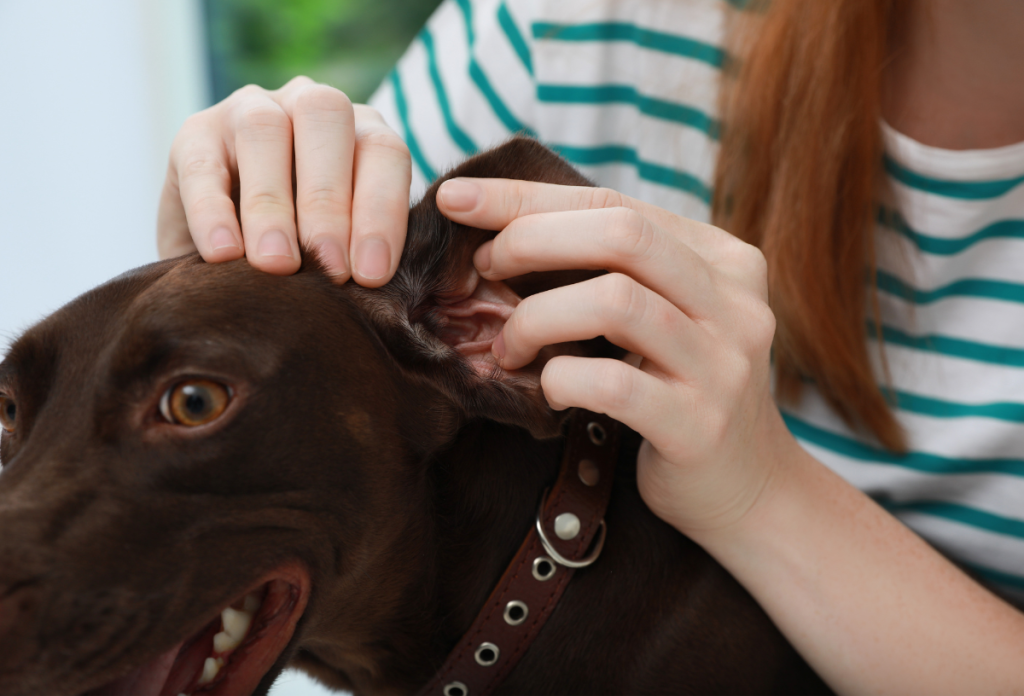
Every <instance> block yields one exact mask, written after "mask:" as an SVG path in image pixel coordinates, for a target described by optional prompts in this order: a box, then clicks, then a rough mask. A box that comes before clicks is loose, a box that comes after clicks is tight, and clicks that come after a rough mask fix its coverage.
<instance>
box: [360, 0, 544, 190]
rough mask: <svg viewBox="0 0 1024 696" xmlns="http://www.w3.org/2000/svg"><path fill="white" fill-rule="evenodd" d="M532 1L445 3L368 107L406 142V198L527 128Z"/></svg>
mask: <svg viewBox="0 0 1024 696" xmlns="http://www.w3.org/2000/svg"><path fill="white" fill-rule="evenodd" d="M532 13H533V0H445V1H444V2H443V3H442V4H441V5H440V7H438V9H437V11H435V12H434V14H433V15H432V16H431V18H430V19H429V20H428V21H427V25H426V26H425V27H424V28H423V29H422V30H421V31H420V33H419V34H418V35H417V37H416V39H415V40H414V41H413V43H412V45H411V46H409V48H408V50H407V51H406V53H405V55H404V56H403V57H402V58H401V59H400V60H399V62H398V65H397V66H395V68H394V69H393V70H392V71H391V73H390V74H389V75H388V77H387V78H386V79H385V81H384V83H383V84H382V85H381V86H380V88H378V90H377V91H376V93H375V94H374V95H373V96H372V97H371V98H370V104H371V105H372V106H373V107H375V108H376V109H377V110H378V111H380V113H381V115H382V116H383V117H384V119H385V121H387V123H388V125H389V126H391V128H393V129H394V130H395V131H396V132H397V133H398V134H399V135H401V136H402V137H403V138H404V139H405V142H406V144H407V145H408V146H409V151H410V153H411V155H412V161H413V183H412V191H411V197H412V199H413V200H417V199H418V198H420V197H421V196H422V195H423V192H424V191H425V190H426V188H427V187H428V186H429V185H430V183H431V182H432V181H433V180H434V179H435V178H437V176H438V175H440V174H442V173H443V172H445V171H446V170H447V169H450V168H451V167H452V166H454V165H455V164H457V163H458V162H460V161H462V160H463V159H465V158H467V157H469V156H471V155H473V154H476V153H477V152H479V151H481V150H486V149H488V148H490V147H493V146H494V145H497V144H498V143H501V142H502V141H504V140H506V139H508V138H509V137H510V136H511V135H512V134H514V133H518V132H523V133H527V134H530V135H535V133H534V129H533V127H532V123H533V119H534V111H535V102H536V92H537V90H536V85H535V82H534V77H533V63H532V37H531V33H530V29H529V28H530V23H531V16H532Z"/></svg>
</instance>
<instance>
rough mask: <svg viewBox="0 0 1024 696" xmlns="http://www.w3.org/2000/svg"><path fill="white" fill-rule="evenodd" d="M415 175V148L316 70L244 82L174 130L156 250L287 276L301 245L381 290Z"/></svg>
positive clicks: (340, 278) (342, 274) (340, 273)
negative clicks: (275, 84) (320, 79)
mask: <svg viewBox="0 0 1024 696" xmlns="http://www.w3.org/2000/svg"><path fill="white" fill-rule="evenodd" d="M293 162H294V167H295V169H294V172H293V171H292V163H293ZM411 177H412V168H411V162H410V158H409V150H408V148H406V146H405V143H404V142H403V141H402V139H401V138H400V137H399V136H398V134H396V133H395V132H394V131H392V130H391V129H390V128H389V127H388V126H387V125H386V124H385V123H384V120H383V119H382V118H381V116H380V114H378V113H377V112H376V111H375V110H374V109H372V108H371V107H369V106H364V105H361V104H357V105H353V104H352V103H351V102H350V101H349V99H348V97H346V96H345V95H344V94H343V93H342V92H340V91H338V90H336V89H334V88H332V87H328V86H326V85H321V84H317V83H315V82H313V80H311V79H309V78H308V77H297V78H295V79H293V80H291V81H290V82H289V83H288V84H286V85H285V86H284V87H282V88H281V89H278V90H274V91H269V90H265V89H262V88H260V87H256V86H254V85H250V86H248V87H243V88H242V89H240V90H238V91H237V92H235V93H234V94H232V95H231V96H230V97H228V98H227V99H225V100H224V101H222V102H220V103H219V104H216V105H214V106H212V107H210V108H209V109H206V110H205V111H201V112H199V113H197V114H194V115H193V116H191V117H190V118H189V119H188V120H187V121H186V122H185V125H184V126H182V128H181V130H180V131H179V132H178V135H177V137H176V138H175V139H174V144H173V145H172V147H171V156H170V163H169V166H168V169H167V179H166V181H165V182H164V188H163V192H162V193H161V196H160V210H159V215H158V219H157V246H158V248H159V251H160V257H161V258H170V257H173V256H178V255H180V254H185V253H188V252H191V251H195V250H196V249H198V250H199V253H200V254H201V255H202V257H203V258H204V259H205V260H206V261H208V262H212V263H216V262H220V261H229V260H232V259H237V258H240V257H241V256H243V255H244V256H246V257H247V258H248V259H249V263H251V264H252V265H253V266H255V267H257V268H259V269H262V270H264V271H266V272H268V273H275V274H278V275H288V274H291V273H294V272H295V271H297V270H298V268H299V263H300V260H299V245H300V244H301V245H303V246H304V247H306V248H308V249H311V250H313V251H314V252H315V253H317V255H318V256H319V257H320V259H321V260H322V262H323V263H324V264H325V265H326V267H327V270H328V272H330V273H331V274H332V275H333V277H334V278H335V280H336V281H337V282H339V283H341V282H345V281H346V280H348V279H349V278H350V277H352V278H354V279H355V280H356V282H358V283H359V284H360V285H364V286H367V287H377V286H380V285H383V284H384V283H386V282H388V281H389V280H390V279H391V276H392V275H393V274H394V272H395V268H396V267H397V265H398V259H399V257H400V256H401V253H402V247H403V245H404V244H405V230H406V223H407V221H408V212H409V185H410V181H411Z"/></svg>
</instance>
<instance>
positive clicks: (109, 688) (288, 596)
mask: <svg viewBox="0 0 1024 696" xmlns="http://www.w3.org/2000/svg"><path fill="white" fill-rule="evenodd" d="M309 587H310V582H309V573H308V572H307V571H306V570H305V569H304V568H301V567H299V566H298V565H289V566H286V567H283V568H279V569H278V570H275V571H274V572H272V573H270V575H269V576H268V577H265V578H264V579H263V580H261V581H260V582H259V583H257V584H256V585H254V586H253V587H252V588H251V589H249V590H247V591H246V592H245V593H243V594H242V595H240V596H239V597H238V598H236V599H235V601H233V602H231V604H229V605H228V606H226V607H224V609H223V610H221V612H220V614H219V615H218V616H217V617H216V618H215V619H213V620H212V621H210V622H209V623H208V624H207V625H206V626H204V627H203V628H202V629H201V630H200V631H199V632H198V633H196V634H195V635H193V636H191V637H189V638H187V639H185V640H184V641H182V642H181V643H179V644H178V645H176V646H174V647H173V648H171V649H170V650H168V651H167V652H165V653H163V654H162V655H160V656H158V657H157V658H156V659H154V660H151V661H150V662H148V663H146V664H144V665H142V666H141V667H137V668H136V669H133V670H132V671H131V672H129V673H128V674H126V675H124V676H122V677H120V678H118V679H116V680H114V681H112V682H109V683H107V684H104V685H102V686H100V687H98V688H95V689H92V690H90V691H88V692H87V693H86V694H85V696H101V695H102V696H178V695H179V694H188V695H189V696H192V695H195V696H224V695H226V694H231V695H234V694H251V693H253V691H255V690H256V688H257V687H258V686H259V684H260V681H261V680H262V679H263V677H264V675H266V673H267V672H269V671H270V669H271V668H272V667H273V666H274V664H275V663H276V662H277V660H278V658H279V657H280V656H281V653H282V652H284V650H285V648H286V647H287V646H288V643H289V641H290V640H291V638H292V635H293V634H294V632H295V626H296V624H297V623H298V621H299V619H300V618H301V616H302V613H303V611H304V610H305V607H306V602H307V601H308V599H309Z"/></svg>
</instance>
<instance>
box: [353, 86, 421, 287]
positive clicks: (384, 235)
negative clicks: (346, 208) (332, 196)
mask: <svg viewBox="0 0 1024 696" xmlns="http://www.w3.org/2000/svg"><path fill="white" fill-rule="evenodd" d="M355 116H356V141H355V165H354V180H355V190H354V192H353V194H352V241H351V246H350V249H351V258H352V277H353V278H354V279H355V281H356V282H357V283H359V284H360V285H364V286H366V287H379V286H381V285H383V284H385V283H386V282H388V281H389V280H391V276H392V275H394V273H395V269H396V268H398V259H399V258H400V257H401V254H402V247H403V246H405V234H406V225H407V224H408V220H409V187H410V185H411V183H412V159H411V158H410V156H409V148H408V147H406V145H405V142H404V141H403V140H402V139H401V138H400V137H399V136H398V134H397V133H395V132H394V131H393V130H391V129H390V128H389V127H388V126H387V124H385V123H384V119H383V118H382V117H381V116H380V114H378V113H377V111H376V110H374V109H372V108H371V107H368V106H363V105H356V107H355Z"/></svg>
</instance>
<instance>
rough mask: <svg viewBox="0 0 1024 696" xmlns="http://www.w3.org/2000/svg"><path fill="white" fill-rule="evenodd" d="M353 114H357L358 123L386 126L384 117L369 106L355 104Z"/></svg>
mask: <svg viewBox="0 0 1024 696" xmlns="http://www.w3.org/2000/svg"><path fill="white" fill-rule="evenodd" d="M352 112H353V113H354V114H355V118H356V121H357V122H360V121H368V122H371V123H379V124H384V123H385V121H384V117H383V116H381V114H380V112H379V111H377V109H375V108H374V107H372V106H370V105H369V104H353V105H352Z"/></svg>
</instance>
